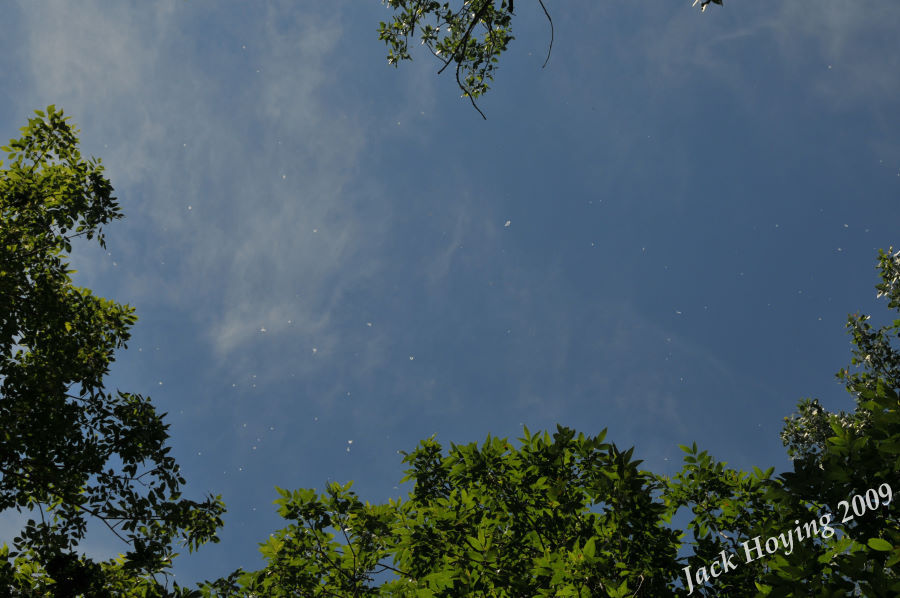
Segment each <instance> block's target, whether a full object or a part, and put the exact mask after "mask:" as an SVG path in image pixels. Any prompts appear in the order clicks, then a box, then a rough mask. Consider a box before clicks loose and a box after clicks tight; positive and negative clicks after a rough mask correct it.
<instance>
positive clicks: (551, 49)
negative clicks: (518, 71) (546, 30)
mask: <svg viewBox="0 0 900 598" xmlns="http://www.w3.org/2000/svg"><path fill="white" fill-rule="evenodd" d="M538 3H539V4H540V5H541V8H542V9H543V11H544V15H545V16H546V17H547V20H548V21H549V22H550V47H549V48H547V59H546V60H545V61H544V66H542V67H541V68H544V67H546V66H547V63H548V62H550V52H552V51H553V38H554V34H553V19H551V18H550V13H549V12H548V11H547V7H546V6H544V0H538Z"/></svg>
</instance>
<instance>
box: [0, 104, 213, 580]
mask: <svg viewBox="0 0 900 598" xmlns="http://www.w3.org/2000/svg"><path fill="white" fill-rule="evenodd" d="M67 121H68V119H67V118H66V117H64V116H63V112H62V111H61V110H57V109H55V107H54V106H50V107H48V108H47V110H46V112H41V111H38V112H37V117H36V118H32V119H30V120H29V122H28V125H27V126H26V127H24V128H23V129H22V137H20V138H19V139H15V140H12V141H10V143H9V146H8V147H4V148H3V150H4V152H6V153H7V154H8V155H7V163H6V166H5V167H4V168H3V169H2V170H0V422H2V436H0V511H6V510H8V509H16V510H17V511H19V512H22V511H23V510H25V511H27V512H28V513H29V515H30V516H31V519H29V520H28V522H27V523H26V525H25V527H24V528H23V529H22V531H21V533H20V534H19V536H17V537H16V538H15V539H14V540H13V541H12V546H11V547H10V546H9V545H7V544H4V545H2V548H0V555H2V558H0V586H2V587H4V588H7V589H8V591H9V592H10V594H11V595H13V596H16V595H21V596H43V595H56V596H75V595H85V596H104V595H117V596H118V595H123V594H122V593H121V592H122V590H123V588H126V587H127V588H129V589H131V590H136V589H137V588H142V589H141V591H142V592H145V593H146V595H157V594H162V593H164V587H163V586H162V585H161V582H159V581H158V580H157V578H155V577H154V576H155V575H156V574H159V573H165V572H166V571H167V570H168V569H169V568H170V567H171V559H172V557H173V556H174V552H173V551H172V544H173V542H175V540H176V539H180V540H181V542H182V543H183V544H184V545H185V546H187V547H188V548H189V549H191V550H193V549H195V548H196V547H197V546H199V545H200V544H202V543H204V542H207V541H210V540H212V541H215V540H216V535H215V534H216V529H217V528H218V527H219V526H220V525H221V518H220V516H221V514H222V512H223V510H224V506H223V503H222V501H221V500H220V499H219V498H218V497H213V496H209V497H208V498H207V499H206V500H204V501H202V502H195V501H192V500H188V499H186V498H182V497H181V491H180V488H181V486H182V485H183V484H184V483H185V480H184V479H183V478H182V477H181V475H180V473H179V468H178V465H177V464H176V462H175V459H174V458H173V457H171V456H170V455H169V447H168V446H167V445H166V440H167V438H168V432H167V429H168V425H167V424H165V423H164V421H163V418H164V414H159V413H157V412H156V411H155V409H154V408H153V405H152V404H151V402H150V399H149V398H147V397H143V396H141V395H138V394H132V393H127V392H122V391H115V392H111V391H108V390H106V389H105V388H104V377H105V376H106V374H107V373H108V372H109V367H110V364H111V363H112V362H113V359H114V352H115V350H116V349H119V348H125V343H126V342H127V341H128V338H129V328H130V327H131V326H132V325H133V324H134V323H135V321H136V317H135V315H134V309H133V308H131V307H130V306H127V305H121V304H118V303H115V302H114V301H110V300H108V299H104V298H102V297H97V296H96V295H94V294H93V293H91V291H90V290H88V289H83V288H79V287H76V286H74V284H73V282H72V279H71V276H70V274H71V273H72V272H73V271H72V270H71V269H70V268H69V264H68V262H67V254H68V253H69V252H70V251H71V248H72V245H71V242H72V240H73V239H74V238H76V237H85V238H87V239H94V238H96V239H97V241H98V242H99V243H100V245H101V246H104V247H105V243H104V235H103V227H104V226H105V225H107V224H109V223H111V222H113V221H114V220H117V219H119V218H121V217H122V215H121V211H120V208H119V205H118V202H117V200H116V198H115V197H113V195H112V192H113V188H112V186H111V184H110V182H109V180H108V179H106V178H105V177H104V176H103V167H102V165H101V164H100V161H99V160H95V159H87V160H86V159H84V158H83V157H82V156H81V154H80V153H79V151H78V137H77V133H78V132H77V130H75V129H74V128H72V126H71V125H70V124H69V123H68V122H67ZM2 164H3V163H2V162H0V166H2ZM89 519H94V520H96V521H99V522H101V523H102V524H103V525H104V526H105V527H106V528H107V529H108V530H109V531H110V532H111V533H112V534H114V535H115V536H117V537H118V538H120V539H121V540H122V541H124V542H125V544H126V545H127V547H128V548H127V550H126V552H125V553H124V554H123V555H122V556H121V558H120V559H119V560H117V561H111V562H104V563H97V562H94V561H93V560H91V559H90V558H88V557H85V556H83V555H81V554H79V551H78V545H79V543H80V542H81V541H82V540H83V539H84V537H85V534H86V531H87V525H88V520H89ZM7 595H9V594H7Z"/></svg>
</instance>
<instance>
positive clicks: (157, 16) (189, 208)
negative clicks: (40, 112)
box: [20, 2, 389, 366]
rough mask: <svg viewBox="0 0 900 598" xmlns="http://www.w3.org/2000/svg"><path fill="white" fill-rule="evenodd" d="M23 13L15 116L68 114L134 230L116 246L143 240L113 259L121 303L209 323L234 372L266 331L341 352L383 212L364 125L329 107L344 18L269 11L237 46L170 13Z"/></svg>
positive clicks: (156, 9)
mask: <svg viewBox="0 0 900 598" xmlns="http://www.w3.org/2000/svg"><path fill="white" fill-rule="evenodd" d="M287 8H292V9H293V10H291V11H288V10H285V9H287ZM23 16H24V18H25V27H24V32H25V35H26V37H27V48H28V52H27V56H28V60H29V70H30V73H31V82H30V83H31V86H30V88H29V91H28V93H26V94H23V97H22V98H21V100H20V103H21V105H22V106H23V108H24V109H25V111H26V112H27V111H28V110H30V109H31V108H33V107H35V105H41V104H44V103H51V102H56V103H57V104H59V105H60V106H62V107H64V108H65V109H66V111H67V112H68V113H69V114H71V115H73V116H74V117H75V119H76V121H77V122H78V124H79V125H80V126H81V128H82V129H83V131H85V134H84V137H85V139H87V140H89V141H91V142H93V143H90V149H91V153H98V154H100V155H102V156H104V158H105V159H104V162H105V163H106V164H107V168H108V173H109V175H110V177H111V179H112V180H113V182H114V184H115V185H116V186H117V187H118V188H119V189H120V195H123V194H122V193H121V191H122V190H123V191H124V195H123V200H124V201H125V204H124V205H125V210H126V213H127V215H128V217H129V220H130V221H133V222H140V223H141V224H140V225H139V226H137V225H136V226H135V227H132V228H131V229H130V230H127V231H126V229H124V228H121V226H122V225H117V227H116V229H117V230H112V231H111V233H110V234H111V235H115V234H116V233H117V232H118V234H119V235H120V237H119V238H122V237H124V236H125V235H135V234H137V235H140V243H138V244H137V245H135V244H133V243H127V242H125V241H124V239H123V242H119V243H115V244H113V246H112V248H111V250H113V251H117V252H119V255H122V254H123V253H124V254H126V256H127V257H128V258H130V260H128V259H126V260H125V261H130V263H131V264H133V266H134V267H133V268H131V269H130V271H129V272H128V273H127V274H125V276H127V277H128V278H129V280H130V284H129V290H128V291H127V292H126V295H127V296H128V297H130V298H131V300H132V301H134V302H137V303H138V304H139V305H140V304H143V305H145V306H146V305H158V306H162V305H167V304H168V305H169V306H171V307H176V308H181V309H185V308H187V309H188V310H189V311H191V312H192V313H194V314H203V315H202V316H201V317H202V325H203V326H204V327H205V329H206V333H207V335H208V339H209V341H210V343H211V346H212V347H213V348H214V349H215V351H216V352H217V353H218V355H219V356H220V357H221V358H222V359H223V360H225V359H228V360H229V361H230V362H232V366H233V359H234V357H235V356H236V355H248V354H250V352H249V351H246V350H241V349H242V348H246V347H247V346H248V343H250V344H251V345H253V344H255V343H254V341H257V340H259V335H258V332H259V330H260V328H262V327H268V328H269V329H271V330H272V331H273V332H276V331H280V332H281V333H283V334H293V335H295V336H304V337H309V338H315V339H317V340H316V342H317V343H318V344H319V345H320V346H323V347H327V346H329V344H332V345H333V344H335V343H338V342H339V339H338V338H337V337H338V336H339V335H340V332H339V331H337V330H335V329H334V327H331V326H330V325H329V323H330V313H331V310H332V309H334V307H335V305H336V304H337V303H338V302H339V301H340V298H341V297H342V295H343V294H344V293H345V291H346V290H347V289H351V288H356V287H359V286H360V285H365V284H369V283H370V281H371V280H372V279H373V277H374V276H375V275H376V274H377V273H378V271H379V268H380V263H379V259H380V258H379V256H378V254H377V253H376V252H372V251H371V248H372V247H373V246H376V245H377V244H378V239H379V237H380V236H382V235H384V234H385V231H386V229H387V227H388V219H389V212H388V210H383V211H380V212H379V211H378V210H375V209H372V208H371V207H369V206H368V205H367V202H368V201H369V200H370V199H372V198H371V197H370V194H371V193H375V192H376V189H375V188H374V186H371V185H367V184H366V183H365V182H364V181H361V180H359V178H358V176H359V175H358V170H359V169H358V167H359V164H360V160H361V159H363V156H362V154H361V152H362V150H363V148H364V147H365V144H366V139H365V133H364V127H362V126H360V119H361V117H360V115H359V114H355V113H351V112H348V111H347V110H346V109H344V108H342V106H343V105H344V104H346V102H340V101H338V102H335V101H334V100H335V98H336V97H337V91H336V89H335V83H336V81H337V79H338V77H339V74H337V73H335V72H334V69H333V68H332V67H331V66H329V65H328V60H329V58H330V57H331V56H332V54H333V53H334V51H335V49H336V48H337V46H338V44H340V42H341V37H342V29H341V25H340V21H339V20H338V19H337V18H336V16H334V15H333V14H331V13H329V12H328V11H324V10H321V11H320V10H317V9H315V8H313V7H309V8H308V9H304V10H299V11H298V10H296V7H294V5H293V4H290V5H288V4H285V5H266V8H265V13H264V16H263V17H262V18H260V19H257V20H255V21H251V22H247V23H241V24H240V25H241V26H243V27H245V30H244V31H235V30H229V29H228V28H223V29H220V30H216V29H214V28H212V29H207V30H204V31H203V32H202V33H203V35H204V37H203V38H200V39H192V36H193V35H195V33H196V32H193V31H191V30H190V26H191V25H190V24H191V23H192V22H196V21H197V19H199V18H200V17H198V14H197V13H195V12H192V10H191V8H190V7H184V6H182V5H181V4H179V3H175V2H164V3H160V4H154V5H152V6H150V5H146V6H145V5H140V6H138V5H131V6H125V5H116V6H113V7H111V6H109V5H108V4H106V3H101V2H94V3H82V4H79V5H78V6H75V5H71V4H68V3H64V2H59V3H53V4H48V5H41V6H35V7H29V9H28V10H26V11H24V13H23ZM186 23H187V24H186ZM216 42H218V43H216ZM199 43H208V44H210V45H216V46H218V47H216V48H214V51H216V52H221V53H225V54H229V55H231V56H230V57H229V59H228V60H222V61H221V63H219V62H215V61H213V65H214V67H215V68H218V69H219V70H215V68H214V69H213V70H210V69H209V68H204V65H203V64H201V63H199V62H198V60H199V59H198V55H197V54H196V53H191V52H187V50H190V49H191V48H192V47H193V45H194V44H199ZM229 69H230V70H229ZM235 70H236V71H237V72H234V71H235ZM223 94H226V96H227V97H226V98H223ZM101 143H102V147H100V145H101ZM365 187H369V188H368V189H367V188H365ZM129 196H130V197H129ZM148 224H149V226H148ZM197 304H201V305H203V306H204V309H199V310H198V309H196V305H197ZM191 305H194V306H195V307H190V306H191ZM288 321H290V322H291V324H290V326H288V325H287V322H288Z"/></svg>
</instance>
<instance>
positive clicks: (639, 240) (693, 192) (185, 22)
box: [0, 0, 900, 582]
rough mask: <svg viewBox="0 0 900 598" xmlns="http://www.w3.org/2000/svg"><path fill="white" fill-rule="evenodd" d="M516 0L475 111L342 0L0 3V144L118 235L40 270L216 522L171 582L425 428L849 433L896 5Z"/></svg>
mask: <svg viewBox="0 0 900 598" xmlns="http://www.w3.org/2000/svg"><path fill="white" fill-rule="evenodd" d="M519 4H521V6H519ZM547 4H548V8H549V10H550V11H551V14H552V16H553V20H554V24H555V27H556V41H555V45H554V47H553V53H552V57H551V59H550V62H549V64H548V65H547V67H546V68H544V69H542V68H541V64H542V63H543V61H544V58H545V55H546V50H547V43H548V41H549V28H548V26H547V23H546V21H545V19H544V17H543V13H542V12H541V11H540V8H539V7H538V6H537V4H536V3H535V4H534V5H532V3H528V2H521V3H517V9H518V16H517V17H516V19H515V20H514V22H513V27H514V34H515V35H516V37H517V39H516V40H515V41H514V42H513V43H512V45H511V47H510V50H509V51H508V53H507V54H506V55H505V57H504V58H503V62H502V64H501V67H500V69H499V71H498V76H497V80H496V82H495V88H494V89H493V90H492V91H491V92H490V93H489V94H488V95H487V96H486V97H485V98H484V99H483V100H482V101H480V107H481V108H482V110H484V111H485V113H486V114H487V117H488V119H487V120H486V121H483V120H482V119H481V118H480V117H479V116H478V114H477V113H476V112H475V111H474V110H473V109H472V108H471V107H470V106H469V104H468V102H467V101H465V100H462V99H460V98H459V93H458V91H457V89H456V87H455V82H454V80H453V78H452V77H451V76H448V75H447V74H445V75H442V76H437V75H436V74H435V72H436V70H437V66H438V65H436V63H434V62H433V61H432V60H431V59H430V56H429V55H427V54H426V52H424V49H423V48H421V47H418V48H416V50H423V51H421V52H420V51H415V52H414V58H415V60H414V62H413V63H411V64H404V65H401V67H400V68H399V69H394V68H391V67H389V66H388V65H387V62H386V60H385V53H386V50H385V48H384V47H383V45H382V43H381V42H379V41H378V36H377V32H376V28H377V25H378V22H379V21H380V20H387V19H388V18H390V12H389V10H388V9H387V8H385V7H383V6H382V4H381V3H380V2H377V1H375V0H367V1H363V0H352V1H351V0H345V1H329V2H300V1H296V2H288V1H285V2H274V1H273V2H251V1H247V2H200V1H195V0H190V1H188V2H185V1H161V2H155V3H138V2H108V1H107V2H91V1H84V2H79V3H67V2H62V1H60V2H18V3H12V4H7V5H5V6H4V8H3V13H4V14H3V16H4V22H5V24H6V27H5V30H4V35H3V36H2V38H0V72H2V73H4V74H3V80H4V83H5V84H4V85H3V86H0V133H2V136H3V139H4V140H5V139H8V138H11V137H14V136H17V134H18V128H19V127H21V126H23V125H24V124H25V121H26V119H27V118H28V117H29V116H30V115H31V113H32V111H33V110H35V109H38V108H42V107H45V106H46V105H48V104H51V103H54V104H56V105H57V106H58V107H61V108H63V109H64V110H65V111H66V113H67V114H68V115H70V116H72V117H73V121H74V122H75V123H77V124H78V125H79V127H80V128H81V129H82V135H81V140H82V149H83V152H84V153H85V154H88V155H94V156H98V157H101V158H102V159H103V161H104V163H105V164H106V167H107V174H108V175H109V177H110V179H111V180H112V182H113V185H114V186H115V188H116V191H117V195H118V197H119V198H120V200H121V203H122V206H123V208H124V211H125V214H126V216H127V218H126V220H125V221H122V222H119V223H116V224H115V225H113V226H112V227H110V228H109V229H108V235H107V244H108V252H103V251H101V250H100V249H99V248H98V247H95V246H91V245H87V244H85V243H79V244H78V245H77V247H75V248H74V253H73V256H72V263H73V266H74V267H75V268H76V269H77V270H78V271H79V272H78V274H77V278H76V280H77V282H78V283H79V284H82V285H84V286H88V287H91V288H92V289H94V290H95V291H96V292H98V293H100V294H102V295H104V296H107V297H110V298H114V299H116V300H118V301H120V302H127V303H130V304H132V305H134V306H135V307H136V308H137V311H138V315H139V317H140V321H139V323H138V325H137V326H136V327H135V328H134V330H133V338H132V342H131V343H130V345H129V349H128V350H127V351H125V352H122V353H120V354H119V356H118V361H117V364H116V366H115V368H114V371H113V373H112V375H111V376H110V379H109V386H110V387H118V388H121V389H123V390H126V391H129V392H138V393H142V394H147V395H150V396H152V397H153V400H154V402H155V404H156V405H157V406H158V408H159V409H160V410H161V411H166V412H168V413H169V422H170V423H171V433H172V444H173V446H174V447H175V451H176V455H177V457H178V458H179V460H180V462H181V463H182V465H183V467H184V470H185V474H186V477H187V478H188V481H189V484H188V487H187V492H188V494H193V495H195V496H198V497H199V496H202V495H203V494H205V493H207V492H214V493H221V494H222V495H223V497H224V499H225V501H226V504H227V505H228V507H229V511H228V514H227V517H226V526H225V528H224V530H223V532H222V539H223V541H222V543H221V544H218V545H214V546H206V547H204V548H203V549H201V551H200V552H199V553H197V554H196V555H191V556H183V557H182V558H181V560H180V562H179V563H178V565H177V572H178V579H179V580H181V581H182V582H189V581H194V580H199V579H203V578H211V577H215V576H219V575H224V574H227V573H228V572H229V571H231V570H232V569H234V568H236V567H238V566H244V567H246V568H254V567H257V566H259V564H260V562H261V561H260V560H259V557H258V554H257V548H256V545H257V542H260V541H262V540H263V539H264V538H265V537H266V536H267V534H268V533H269V532H271V531H274V530H275V529H277V528H278V527H280V526H281V522H280V520H279V519H278V517H277V515H276V514H275V511H274V507H273V506H272V501H273V500H274V499H275V498H276V494H275V491H274V487H275V486H281V487H287V488H299V487H316V488H319V489H322V488H323V486H324V484H325V483H326V482H327V481H329V480H337V481H341V482H344V481H347V480H351V479H352V480H355V488H356V489H357V490H358V491H359V493H360V494H361V496H362V497H363V498H364V499H367V500H370V501H373V502H376V501H384V500H386V499H387V498H389V497H392V496H398V495H404V494H405V492H406V491H407V490H408V489H407V488H398V482H399V479H400V478H401V477H402V475H403V474H402V466H401V463H400V456H399V455H398V454H397V452H398V451H400V450H411V449H412V448H414V447H415V445H416V443H417V442H418V440H419V439H422V438H426V437H428V436H430V435H432V434H437V438H438V439H439V440H440V441H443V442H444V443H445V444H449V443H450V442H451V441H452V442H456V443H463V442H469V441H474V440H479V441H480V440H483V439H484V438H485V436H487V434H489V433H490V434H493V435H499V436H508V437H518V436H519V435H520V433H521V429H522V425H523V424H524V425H527V426H528V427H529V428H530V429H531V430H540V429H553V428H555V426H556V424H557V423H559V424H563V425H568V426H571V427H574V428H576V429H578V430H579V431H583V432H585V433H588V434H595V433H597V432H599V431H600V430H601V429H602V428H609V437H610V438H611V439H612V440H613V441H615V442H616V443H618V444H619V445H620V446H623V447H627V446H635V447H636V450H635V453H636V455H637V456H638V457H639V458H642V459H645V460H646V464H647V466H648V468H650V469H652V470H654V471H658V472H671V471H674V470H675V469H676V468H677V467H678V464H679V462H680V450H679V449H678V444H680V443H681V444H685V443H686V444H689V443H690V442H692V441H697V443H698V444H699V445H700V446H702V447H704V448H706V449H708V450H710V451H711V452H712V453H713V454H714V455H715V456H716V457H717V458H719V459H722V460H725V461H728V462H729V463H730V464H732V465H735V466H739V467H750V466H752V465H759V466H763V467H765V466H769V465H775V466H776V467H777V468H778V469H779V470H782V469H784V468H786V467H787V466H788V461H787V459H786V456H785V454H784V450H783V448H782V447H781V442H780V440H779V438H778V432H779V430H780V425H781V422H782V419H783V418H784V417H785V416H787V415H789V414H790V413H791V412H792V411H793V408H794V406H795V404H796V402H797V400H799V399H800V398H802V397H819V398H820V399H821V400H822V402H823V403H824V404H825V405H826V406H828V407H830V408H834V409H850V408H852V404H851V402H850V397H849V395H847V394H846V393H845V392H844V391H843V389H842V388H841V387H840V385H839V384H838V383H837V382H836V381H835V380H834V378H833V374H834V372H835V371H837V369H839V368H840V367H842V366H844V365H845V364H846V363H847V362H848V361H849V343H848V339H847V337H846V335H845V332H844V328H843V325H844V322H845V320H846V315H847V313H849V312H854V311H857V310H861V311H864V312H868V313H873V314H874V315H875V318H874V319H875V320H877V319H878V318H879V317H880V316H884V313H885V312H884V311H883V307H882V306H881V305H879V304H878V303H876V301H875V291H874V289H873V285H874V284H875V282H876V278H875V277H876V272H875V270H874V265H875V259H876V254H877V249H878V248H880V247H884V248H886V247H887V246H888V245H891V244H895V245H900V238H898V236H897V223H898V216H900V208H898V201H897V200H898V191H900V140H898V129H900V111H898V110H897V106H898V101H900V78H898V77H897V73H898V72H900V47H898V45H897V41H896V31H897V30H898V29H900V4H898V3H896V2H895V1H894V0H872V1H871V2H868V3H867V4H866V6H865V7H864V8H860V5H859V4H858V3H847V2H840V1H837V0H816V1H812V0H795V1H793V2H790V3H758V2H738V1H733V2H728V3H727V4H726V6H725V7H724V8H722V7H718V6H712V7H711V9H710V10H707V11H706V13H705V14H703V15H700V14H698V13H697V11H696V9H694V10H692V9H691V7H690V2H689V1H687V0H685V1H683V2H675V3H673V2H663V1H662V0H655V1H653V2H643V3H640V4H638V3H611V2H610V3H594V2H579V3H575V2H548V3H547ZM351 441H352V442H351ZM17 523H18V519H16V518H14V517H12V516H9V515H4V516H3V517H2V518H0V538H2V539H8V538H9V537H11V536H12V535H13V534H14V532H15V530H16V529H17V528H16V525H17ZM85 547H86V548H87V549H88V550H90V551H93V552H95V553H97V554H107V553H115V552H117V551H120V550H122V547H121V546H120V545H118V544H117V543H116V541H115V540H114V539H113V538H111V537H105V536H104V535H103V533H102V531H100V530H97V533H96V534H95V535H93V536H92V537H91V539H90V540H89V541H88V542H87V543H86V544H85Z"/></svg>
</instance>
